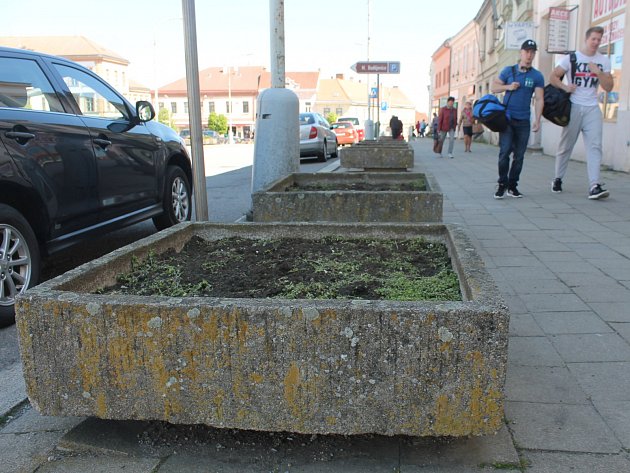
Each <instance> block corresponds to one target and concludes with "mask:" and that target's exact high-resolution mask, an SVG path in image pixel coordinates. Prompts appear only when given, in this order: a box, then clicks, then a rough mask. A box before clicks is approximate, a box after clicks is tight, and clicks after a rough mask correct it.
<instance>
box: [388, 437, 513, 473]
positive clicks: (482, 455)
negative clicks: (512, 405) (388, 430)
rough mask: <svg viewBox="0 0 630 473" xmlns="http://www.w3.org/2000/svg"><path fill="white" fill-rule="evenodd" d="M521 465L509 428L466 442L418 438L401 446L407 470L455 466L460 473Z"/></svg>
mask: <svg viewBox="0 0 630 473" xmlns="http://www.w3.org/2000/svg"><path fill="white" fill-rule="evenodd" d="M518 461H519V458H518V454H517V452H516V449H515V448H514V443H513V441H512V437H511V436H510V433H509V431H508V429H507V428H506V427H505V426H503V427H502V428H501V430H499V432H498V433H497V434H496V435H488V436H484V437H470V438H462V439H429V438H426V439H421V438H416V439H409V441H407V442H401V448H400V463H401V465H406V466H407V467H410V466H412V465H413V466H416V467H429V466H433V467H436V468H437V467H447V466H449V465H451V466H458V467H459V468H460V470H459V471H468V470H467V468H470V467H475V466H479V465H492V464H494V463H518ZM401 469H402V468H401ZM403 471H416V470H413V469H409V470H403ZM436 471H443V470H436ZM446 471H450V470H446Z"/></svg>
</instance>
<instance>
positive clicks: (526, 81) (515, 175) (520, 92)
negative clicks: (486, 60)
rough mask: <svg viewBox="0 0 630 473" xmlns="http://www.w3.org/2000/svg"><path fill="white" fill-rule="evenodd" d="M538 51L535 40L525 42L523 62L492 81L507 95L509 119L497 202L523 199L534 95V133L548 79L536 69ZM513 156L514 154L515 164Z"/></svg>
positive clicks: (501, 153)
mask: <svg viewBox="0 0 630 473" xmlns="http://www.w3.org/2000/svg"><path fill="white" fill-rule="evenodd" d="M537 49H538V47H537V46H536V42H535V41H533V40H531V39H528V40H527V41H525V42H523V44H522V45H521V51H520V59H519V62H518V63H517V64H515V65H513V66H507V67H505V68H504V69H503V70H502V71H501V73H500V74H499V77H497V78H496V79H494V81H493V82H492V87H491V91H492V93H494V94H496V93H500V92H505V95H504V97H503V103H504V104H506V105H507V116H508V127H507V129H506V130H505V131H503V132H501V133H499V180H498V183H499V185H498V186H497V190H496V192H495V194H494V198H495V199H503V197H504V196H505V193H506V191H507V194H508V195H509V196H510V197H519V198H520V197H523V194H521V193H520V192H519V190H518V188H517V185H518V180H519V177H520V175H521V169H522V168H523V158H524V157H525V150H526V149H527V142H528V141H529V132H530V116H531V103H532V96H534V113H535V119H534V123H532V124H531V130H532V131H534V132H536V131H538V129H539V128H540V117H541V115H542V110H543V103H544V102H543V97H544V86H545V79H544V77H543V75H542V74H541V73H540V71H538V70H537V69H534V68H533V67H532V62H533V60H534V57H535V56H536V51H537ZM510 154H512V155H513V157H512V163H511V165H510Z"/></svg>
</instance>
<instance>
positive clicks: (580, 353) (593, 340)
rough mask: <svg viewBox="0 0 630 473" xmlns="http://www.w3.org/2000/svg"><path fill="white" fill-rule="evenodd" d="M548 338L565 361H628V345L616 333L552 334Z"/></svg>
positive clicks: (629, 348) (629, 351)
mask: <svg viewBox="0 0 630 473" xmlns="http://www.w3.org/2000/svg"><path fill="white" fill-rule="evenodd" d="M550 339H551V343H552V344H553V346H554V347H555V349H556V351H557V352H558V353H559V354H560V356H561V357H562V359H563V360H564V361H566V362H567V363H582V362H597V361H628V362H630V345H628V343H627V342H626V341H625V340H624V339H623V338H621V337H620V336H619V335H617V334H616V333H589V334H566V335H552V336H551V337H550ZM628 374H629V375H630V372H629V373H628Z"/></svg>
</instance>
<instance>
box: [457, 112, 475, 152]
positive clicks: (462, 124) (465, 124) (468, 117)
mask: <svg viewBox="0 0 630 473" xmlns="http://www.w3.org/2000/svg"><path fill="white" fill-rule="evenodd" d="M474 122H475V117H473V110H472V102H470V101H467V102H466V103H465V104H464V109H463V110H462V115H461V117H460V119H459V127H458V129H459V130H461V129H463V130H464V153H470V152H471V151H470V145H471V144H472V136H473V124H474Z"/></svg>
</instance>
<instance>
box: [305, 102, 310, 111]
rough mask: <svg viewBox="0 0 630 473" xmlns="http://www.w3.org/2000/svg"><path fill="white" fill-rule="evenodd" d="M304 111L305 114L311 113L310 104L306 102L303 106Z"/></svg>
mask: <svg viewBox="0 0 630 473" xmlns="http://www.w3.org/2000/svg"><path fill="white" fill-rule="evenodd" d="M304 109H305V111H306V112H310V111H311V102H306V103H305V104H304Z"/></svg>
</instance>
